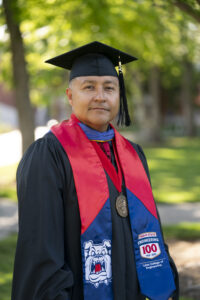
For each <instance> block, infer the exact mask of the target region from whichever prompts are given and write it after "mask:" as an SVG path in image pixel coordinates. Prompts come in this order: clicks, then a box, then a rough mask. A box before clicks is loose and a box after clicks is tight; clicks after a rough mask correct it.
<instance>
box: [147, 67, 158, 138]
mask: <svg viewBox="0 0 200 300" xmlns="http://www.w3.org/2000/svg"><path fill="white" fill-rule="evenodd" d="M149 93H150V103H149V108H148V111H147V120H148V130H149V137H150V139H151V140H152V141H160V139H161V109H160V72H159V69H158V67H156V66H155V67H153V68H152V69H151V71H150V77H149Z"/></svg>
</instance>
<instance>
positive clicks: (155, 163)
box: [0, 138, 200, 203]
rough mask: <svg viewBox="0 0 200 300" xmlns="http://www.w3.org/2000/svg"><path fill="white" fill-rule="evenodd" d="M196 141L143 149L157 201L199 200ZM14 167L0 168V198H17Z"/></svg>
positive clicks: (199, 144) (199, 166)
mask: <svg viewBox="0 0 200 300" xmlns="http://www.w3.org/2000/svg"><path fill="white" fill-rule="evenodd" d="M199 150H200V138H193V139H189V138H171V139H170V140H168V141H167V142H166V143H165V145H161V146H154V147H144V152H145V154H146V157H147V160H148V164H149V169H150V174H151V180H152V186H153V193H154V196H155V199H156V201H157V202H160V203H181V202H199V201H200V195H199V190H200V154H199ZM16 169H17V164H15V165H10V166H6V167H0V197H8V198H12V199H14V200H16V199H17V196H16V189H15V174H16Z"/></svg>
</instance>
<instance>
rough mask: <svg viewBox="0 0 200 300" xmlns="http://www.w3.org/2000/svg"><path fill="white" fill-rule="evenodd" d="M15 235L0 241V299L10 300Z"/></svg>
mask: <svg viewBox="0 0 200 300" xmlns="http://www.w3.org/2000/svg"><path fill="white" fill-rule="evenodd" d="M16 240H17V236H16V235H11V236H10V237H9V238H6V239H5V240H2V241H0V299H1V300H10V298H11V295H10V294H11V283H12V272H13V263H14V255H15V247H16Z"/></svg>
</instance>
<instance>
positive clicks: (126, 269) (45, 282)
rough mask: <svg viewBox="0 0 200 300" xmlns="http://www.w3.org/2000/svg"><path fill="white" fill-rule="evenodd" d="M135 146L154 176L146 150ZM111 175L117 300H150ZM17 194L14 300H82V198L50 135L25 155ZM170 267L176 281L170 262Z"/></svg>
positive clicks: (113, 262) (19, 170)
mask: <svg viewBox="0 0 200 300" xmlns="http://www.w3.org/2000/svg"><path fill="white" fill-rule="evenodd" d="M132 145H133V147H134V148H135V150H136V151H137V153H138V154H139V156H140V159H141V161H142V163H143V165H144V168H145V170H146V172H147V175H148V177H149V172H148V166H147V163H146V159H145V156H144V153H143V151H142V149H141V147H140V146H139V145H137V144H133V143H132ZM106 176H107V181H108V186H109V192H110V201H111V212H112V273H113V293H114V300H145V297H144V296H142V295H141V294H140V290H139V284H138V279H137V274H136V267H135V261H134V254H133V245H132V235H131V229H130V224H129V219H128V217H127V218H121V217H120V216H119V215H118V214H117V212H116V210H115V199H116V197H117V195H118V192H117V190H116V188H115V187H114V185H113V183H112V181H111V179H110V178H109V176H108V174H106ZM149 179H150V178H149ZM17 192H18V200H19V235H18V242H17V248H16V257H15V265H14V275H13V287H12V300H69V299H70V300H82V299H83V284H82V264H81V248H80V232H81V223H80V215H79V208H78V199H77V194H76V190H75V185H74V178H73V173H72V169H71V166H70V163H69V159H68V157H67V155H66V153H65V151H64V149H63V148H62V146H61V144H60V142H59V141H58V140H57V138H56V137H55V136H54V135H53V134H52V133H51V132H49V133H48V134H46V135H45V136H44V137H43V138H42V139H39V140H37V141H36V142H34V143H33V144H32V145H31V146H30V148H29V149H28V150H27V151H26V153H25V155H24V156H23V158H22V160H21V162H20V164H19V167H18V170H17ZM170 264H171V266H172V269H173V272H174V276H175V277H176V281H177V280H178V276H177V271H176V267H175V265H174V263H173V261H172V259H171V258H170ZM177 285H178V283H177ZM174 299H178V295H177V293H176V296H175V298H174ZM85 300H87V299H85Z"/></svg>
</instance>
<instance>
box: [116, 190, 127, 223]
mask: <svg viewBox="0 0 200 300" xmlns="http://www.w3.org/2000/svg"><path fill="white" fill-rule="evenodd" d="M116 210H117V212H118V214H119V215H120V216H121V217H122V218H126V217H127V216H128V203H127V200H126V197H125V196H124V195H122V194H120V195H119V196H118V197H117V199H116Z"/></svg>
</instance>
